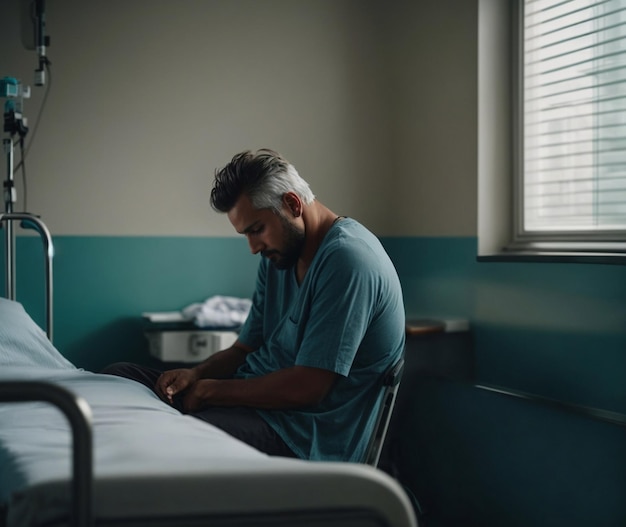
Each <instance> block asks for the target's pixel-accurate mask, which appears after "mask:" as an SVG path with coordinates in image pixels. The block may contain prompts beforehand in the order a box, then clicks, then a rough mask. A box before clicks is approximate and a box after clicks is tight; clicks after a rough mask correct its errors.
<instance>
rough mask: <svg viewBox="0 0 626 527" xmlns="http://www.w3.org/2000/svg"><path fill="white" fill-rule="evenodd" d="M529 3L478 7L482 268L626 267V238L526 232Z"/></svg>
mask: <svg viewBox="0 0 626 527" xmlns="http://www.w3.org/2000/svg"><path fill="white" fill-rule="evenodd" d="M523 1H524V0H504V1H503V0H479V3H478V9H479V12H478V65H479V67H478V260H479V261H511V260H514V261H559V262H593V263H611V264H614V263H617V264H626V231H623V232H622V231H619V232H618V233H617V235H616V233H606V232H594V233H591V232H586V231H566V232H546V233H544V232H541V233H536V232H532V233H525V232H524V231H523V228H522V221H523V216H522V207H523V177H522V173H523V172H522V171H523V164H522V163H523V161H522V160H523V156H522V149H521V148H522V147H521V145H522V142H521V139H522V134H523V118H522V113H521V111H522V103H521V100H522V99H521V96H522V94H521V90H522V89H523V83H522V82H521V81H522V75H523V68H522V62H521V60H522V57H521V51H522V49H523V45H522V38H523V27H522V26H523V19H522V14H523Z"/></svg>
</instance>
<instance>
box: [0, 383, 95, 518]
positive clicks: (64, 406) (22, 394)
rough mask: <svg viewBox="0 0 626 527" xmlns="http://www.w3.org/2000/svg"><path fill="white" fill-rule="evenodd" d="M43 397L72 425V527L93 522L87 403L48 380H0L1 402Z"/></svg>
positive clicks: (33, 399) (88, 408) (89, 422)
mask: <svg viewBox="0 0 626 527" xmlns="http://www.w3.org/2000/svg"><path fill="white" fill-rule="evenodd" d="M33 401H44V402H48V403H51V404H53V405H54V406H56V407H57V408H59V409H60V410H61V411H62V412H63V413H64V414H65V416H66V417H67V419H68V421H69V423H70V427H71V429H72V441H73V448H72V458H73V459H72V473H73V477H72V488H71V489H72V509H71V517H70V519H71V523H70V525H72V527H90V526H92V525H93V517H92V495H93V488H92V486H93V482H92V474H93V440H92V430H91V422H92V414H91V408H90V407H89V404H88V403H87V402H86V401H85V400H84V399H83V398H81V397H78V396H77V395H74V394H73V393H72V392H70V391H69V390H66V389H65V388H63V387H61V386H57V385H55V384H52V383H49V382H41V381H6V382H0V402H33Z"/></svg>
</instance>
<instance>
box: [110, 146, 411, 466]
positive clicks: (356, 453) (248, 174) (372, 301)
mask: <svg viewBox="0 0 626 527" xmlns="http://www.w3.org/2000/svg"><path fill="white" fill-rule="evenodd" d="M211 205H212V207H213V208H214V209H215V210H217V211H219V212H224V213H226V214H227V215H228V219H229V220H230V222H231V224H232V225H233V227H234V228H235V230H236V231H237V232H238V233H240V234H242V235H244V236H245V237H246V238H247V240H248V244H249V245H250V249H251V251H252V253H254V254H259V253H260V254H261V256H263V258H262V259H261V263H260V265H259V271H258V276H257V284H256V290H255V292H254V296H253V299H252V309H251V311H250V314H249V316H248V318H247V320H246V322H245V324H244V325H243V327H242V329H241V332H240V334H239V337H238V339H237V341H236V342H235V343H234V344H233V346H231V347H230V348H228V349H225V350H223V351H220V352H218V353H216V354H214V355H212V356H211V357H209V358H208V359H207V360H206V361H204V362H203V363H201V364H199V365H197V366H195V367H193V368H188V369H175V370H170V371H166V372H164V373H162V374H161V373H160V372H159V373H157V372H155V371H154V370H148V369H147V368H142V367H138V366H134V365H129V364H125V363H122V364H117V365H114V366H112V367H109V368H107V370H105V373H114V374H118V375H123V376H127V377H130V378H134V379H135V380H138V381H140V382H143V383H144V384H146V385H147V386H149V387H153V389H154V390H155V392H156V393H157V394H159V395H160V396H161V397H162V398H163V399H164V400H166V401H168V402H169V403H170V404H173V405H175V406H176V407H177V408H179V409H181V411H184V412H186V413H190V414H192V415H194V416H195V417H198V418H200V419H204V420H205V421H208V422H210V423H213V424H214V425H216V426H218V427H220V428H222V429H224V430H225V431H227V432H228V433H230V434H231V435H234V436H235V437H238V438H240V439H242V440H243V441H246V442H247V443H250V444H252V445H253V446H255V447H257V448H258V449H260V450H262V451H264V452H267V453H268V454H271V455H282V456H295V457H299V458H303V459H313V460H345V461H360V460H361V459H362V458H363V456H364V454H365V449H366V446H367V441H368V438H369V436H370V435H371V432H372V429H373V426H374V417H375V410H376V407H377V402H378V398H379V395H380V386H379V384H378V381H379V379H380V377H381V375H382V374H383V373H384V372H385V371H386V370H387V369H388V368H389V367H390V366H391V365H392V364H393V363H394V362H395V361H396V360H397V359H398V358H399V357H400V355H401V354H402V352H403V349H404V328H405V316H404V306H403V300H402V292H401V288H400V283H399V280H398V276H397V273H396V271H395V268H394V266H393V264H392V263H391V261H390V259H389V257H388V256H387V254H386V253H385V251H384V249H383V248H382V246H381V244H380V242H379V241H378V240H377V239H376V237H375V236H374V235H373V234H372V233H370V232H369V231H368V230H367V229H365V228H364V227H363V226H362V225H360V224H359V223H358V222H356V221H355V220H353V219H350V218H345V217H342V216H338V215H337V214H335V213H334V212H332V211H331V210H329V209H328V208H327V207H325V206H324V205H323V204H322V203H320V202H319V201H318V200H316V199H315V196H314V195H313V193H312V192H311V190H310V188H309V185H308V184H307V183H306V181H304V180H303V179H302V178H301V177H300V176H299V175H298V173H297V171H296V169H295V168H294V167H293V165H291V164H290V163H289V162H288V161H286V160H285V159H284V158H282V157H281V156H280V155H279V154H277V153H275V152H273V151H271V150H259V151H257V152H255V153H253V152H250V151H246V152H242V153H240V154H237V155H236V156H235V157H233V159H232V160H231V162H230V163H229V164H227V165H226V166H225V167H224V168H222V169H221V170H219V171H217V172H216V175H215V183H214V187H213V190H212V192H211Z"/></svg>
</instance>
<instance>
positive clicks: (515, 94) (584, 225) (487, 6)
mask: <svg viewBox="0 0 626 527" xmlns="http://www.w3.org/2000/svg"><path fill="white" fill-rule="evenodd" d="M498 3H499V5H498ZM503 4H505V6H503ZM479 9H480V12H479V240H480V238H481V237H485V238H487V240H488V242H489V243H487V245H488V247H487V248H486V250H485V244H483V243H479V249H480V247H481V246H482V249H483V250H482V251H480V252H481V254H483V255H488V254H494V253H499V254H503V253H504V254H507V253H508V254H509V255H535V256H539V255H542V254H544V255H545V254H548V255H550V256H555V255H557V256H561V257H566V256H568V255H570V256H571V255H573V254H576V255H577V256H580V255H587V256H591V255H594V254H595V255H599V254H601V255H603V256H604V257H606V256H608V255H615V256H619V255H621V256H622V257H626V0H510V1H509V2H502V1H501V0H481V2H480V7H479ZM503 22H504V24H503ZM503 28H504V29H503ZM483 31H484V32H485V34H483ZM494 45H496V46H500V47H501V48H502V49H503V50H504V51H501V52H499V53H498V52H494V51H489V50H487V49H486V47H487V46H494ZM494 95H495V96H496V105H497V109H498V110H499V111H500V112H501V113H499V114H498V115H492V114H495V113H496V111H494V110H491V111H488V110H486V108H485V106H486V105H488V104H489V103H490V101H491V102H492V101H493V96H494ZM507 108H508V110H507ZM503 127H506V128H507V133H503V134H502V133H500V132H501V131H502V130H503ZM498 135H500V137H497V136H498ZM485 143H486V145H485ZM494 150H495V151H498V152H499V153H497V154H496V153H494ZM485 171H486V172H487V176H486V177H485V174H484V173H483V172H485ZM498 178H510V179H511V182H510V183H507V184H503V183H499V184H498V183H497V179H498ZM494 189H495V190H494ZM481 197H482V203H480V198H481ZM495 202H498V203H499V205H495ZM483 205H487V207H486V208H487V209H488V210H487V213H486V216H487V217H485V212H484V211H482V208H483ZM481 215H482V216H483V219H482V222H481V218H480V217H481ZM505 215H508V216H509V217H508V218H505V217H504V216H505ZM498 220H499V221H500V222H501V223H502V224H503V225H504V228H500V229H499V230H500V232H499V233H498V232H497V231H498V228H494V227H493V226H490V225H489V222H490V221H498ZM488 231H491V233H489V232H488ZM494 232H495V235H494ZM494 243H495V245H494Z"/></svg>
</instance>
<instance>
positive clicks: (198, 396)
mask: <svg viewBox="0 0 626 527" xmlns="http://www.w3.org/2000/svg"><path fill="white" fill-rule="evenodd" d="M337 377H338V375H337V374H336V373H334V372H332V371H330V370H323V369H320V368H311V367H307V366H293V367H291V368H284V369H281V370H277V371H275V372H272V373H270V374H268V375H263V376H261V377H254V378H250V379H201V380H199V381H197V382H195V383H194V384H193V385H192V386H190V388H189V390H188V391H187V393H186V394H185V396H184V403H183V405H184V408H185V411H187V412H193V411H196V410H200V409H202V408H204V407H206V406H249V407H254V408H265V409H271V410H278V409H282V410H287V409H291V408H304V407H311V406H315V405H317V404H319V403H320V402H321V401H322V399H324V397H325V396H326V394H327V393H328V392H329V391H330V389H331V388H332V386H333V384H334V382H335V380H336V379H337Z"/></svg>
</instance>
